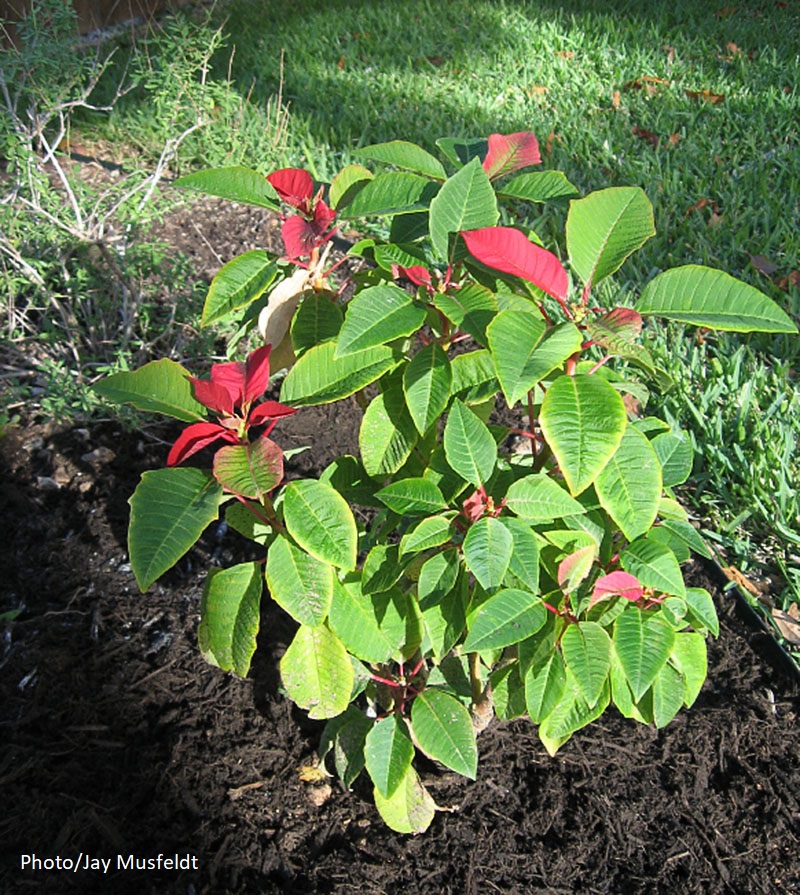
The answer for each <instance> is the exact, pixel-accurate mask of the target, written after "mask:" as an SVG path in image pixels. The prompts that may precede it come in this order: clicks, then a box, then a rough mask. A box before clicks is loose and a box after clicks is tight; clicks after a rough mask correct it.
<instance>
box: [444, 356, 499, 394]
mask: <svg viewBox="0 0 800 895" xmlns="http://www.w3.org/2000/svg"><path fill="white" fill-rule="evenodd" d="M450 369H451V370H452V371H453V382H452V385H451V386H450V393H451V394H452V395H456V396H457V397H458V398H460V399H461V400H462V401H463V402H464V403H465V404H479V403H481V402H482V401H486V400H487V399H489V398H492V397H494V395H495V394H496V393H497V390H498V389H499V388H500V383H499V382H498V381H497V374H496V371H495V368H494V361H493V360H492V355H491V353H490V352H489V351H486V349H481V350H480V351H468V352H467V353H466V354H458V355H456V356H455V357H454V358H453V360H452V361H451V362H450Z"/></svg>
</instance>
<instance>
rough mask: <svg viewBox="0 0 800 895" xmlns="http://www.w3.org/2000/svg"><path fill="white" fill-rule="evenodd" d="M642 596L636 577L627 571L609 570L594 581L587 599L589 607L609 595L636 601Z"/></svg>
mask: <svg viewBox="0 0 800 895" xmlns="http://www.w3.org/2000/svg"><path fill="white" fill-rule="evenodd" d="M643 596H644V588H643V587H642V585H641V582H640V581H639V579H638V578H636V577H635V576H634V575H631V574H630V573H629V572H611V573H610V574H609V575H603V577H602V578H598V579H597V581H596V582H595V585H594V591H593V592H592V598H591V600H589V608H590V609H591V607H592V606H594V605H595V603H599V602H600V601H601V600H607V599H608V598H609V597H622V598H623V599H624V600H630V601H631V602H632V603H636V602H637V601H639V600H641V599H642V597H643Z"/></svg>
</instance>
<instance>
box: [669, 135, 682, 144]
mask: <svg viewBox="0 0 800 895" xmlns="http://www.w3.org/2000/svg"><path fill="white" fill-rule="evenodd" d="M667 142H668V143H669V145H670V146H677V145H678V143H680V142H681V135H680V134H679V133H677V132H676V133H674V134H670V135H669V140H667Z"/></svg>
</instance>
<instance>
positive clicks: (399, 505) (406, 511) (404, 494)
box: [375, 478, 447, 516]
mask: <svg viewBox="0 0 800 895" xmlns="http://www.w3.org/2000/svg"><path fill="white" fill-rule="evenodd" d="M375 496H376V497H377V498H378V500H380V501H382V502H383V503H385V504H386V506H387V507H389V509H390V510H392V511H393V512H395V513H398V514H399V515H400V516H423V515H427V514H428V513H435V512H436V511H437V510H446V509H447V502H446V501H445V499H444V497H442V492H441V491H440V490H439V489H438V488H437V487H436V485H434V484H433V482H431V481H429V480H428V479H423V478H409V479H401V480H400V481H399V482H392V484H391V485H387V486H386V487H385V488H381V490H380V491H378V492H376V494H375Z"/></svg>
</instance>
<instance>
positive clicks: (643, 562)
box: [620, 537, 686, 599]
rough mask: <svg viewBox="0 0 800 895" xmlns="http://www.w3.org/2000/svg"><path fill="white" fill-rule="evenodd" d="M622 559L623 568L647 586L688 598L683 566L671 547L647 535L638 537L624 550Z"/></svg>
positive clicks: (660, 591)
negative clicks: (652, 539) (682, 571)
mask: <svg viewBox="0 0 800 895" xmlns="http://www.w3.org/2000/svg"><path fill="white" fill-rule="evenodd" d="M620 560H621V562H622V568H623V569H625V571H626V572H630V574H631V575H634V576H635V577H636V578H638V579H639V581H640V582H641V583H642V584H643V585H644V586H645V587H652V588H653V589H654V590H656V591H658V592H659V593H665V594H675V595H676V596H678V597H683V598H684V599H685V598H686V585H685V584H684V582H683V575H682V574H681V567H680V566H679V565H678V561H677V559H675V554H674V553H673V552H672V551H671V550H670V549H669V547H665V546H664V545H663V544H659V543H657V542H656V541H651V540H649V539H648V538H646V537H645V538H637V539H636V540H635V541H633V543H631V544H629V545H628V546H627V547H626V548H625V550H623V551H622V554H621V556H620Z"/></svg>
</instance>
